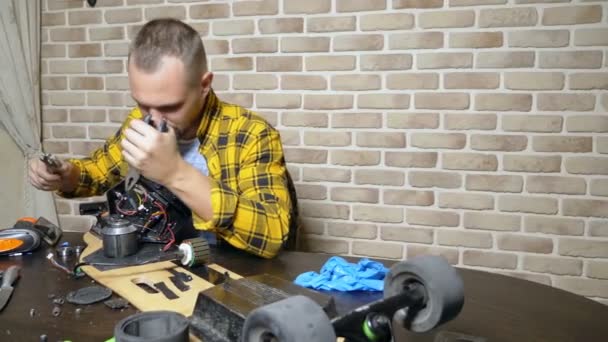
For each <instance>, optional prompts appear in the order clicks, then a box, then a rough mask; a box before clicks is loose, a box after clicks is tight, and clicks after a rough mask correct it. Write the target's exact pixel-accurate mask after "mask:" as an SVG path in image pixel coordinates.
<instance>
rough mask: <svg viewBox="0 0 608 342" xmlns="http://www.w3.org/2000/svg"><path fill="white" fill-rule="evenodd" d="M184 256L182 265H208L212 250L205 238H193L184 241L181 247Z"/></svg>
mask: <svg viewBox="0 0 608 342" xmlns="http://www.w3.org/2000/svg"><path fill="white" fill-rule="evenodd" d="M179 249H180V251H181V252H182V253H183V254H184V256H183V257H182V259H181V264H182V265H184V266H188V267H193V266H199V265H205V264H208V263H209V262H210V261H211V250H210V248H209V243H208V242H207V240H206V239H205V238H200V237H198V238H193V239H187V240H184V241H183V242H182V243H181V244H180V245H179Z"/></svg>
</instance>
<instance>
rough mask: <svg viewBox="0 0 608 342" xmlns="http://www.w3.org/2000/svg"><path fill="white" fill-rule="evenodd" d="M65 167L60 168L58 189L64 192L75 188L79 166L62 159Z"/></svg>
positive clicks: (78, 178) (78, 175)
mask: <svg viewBox="0 0 608 342" xmlns="http://www.w3.org/2000/svg"><path fill="white" fill-rule="evenodd" d="M64 163H65V169H64V170H62V176H61V187H60V188H59V190H60V191H61V192H64V193H70V192H73V191H74V190H76V187H77V186H78V182H79V180H80V168H79V167H78V165H76V164H73V163H70V162H69V161H64Z"/></svg>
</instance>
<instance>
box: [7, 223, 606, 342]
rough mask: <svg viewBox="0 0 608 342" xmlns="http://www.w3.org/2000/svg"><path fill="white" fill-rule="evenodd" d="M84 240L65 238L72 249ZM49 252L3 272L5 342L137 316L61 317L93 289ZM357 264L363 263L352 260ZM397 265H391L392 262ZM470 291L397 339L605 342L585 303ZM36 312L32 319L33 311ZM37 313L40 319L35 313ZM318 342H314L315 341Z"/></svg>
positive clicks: (601, 312)
mask: <svg viewBox="0 0 608 342" xmlns="http://www.w3.org/2000/svg"><path fill="white" fill-rule="evenodd" d="M81 237H82V234H78V233H66V234H65V237H64V240H67V241H70V242H71V243H72V245H75V244H79V243H82V242H81V241H82V239H81ZM46 252H47V251H46V250H44V249H41V250H38V251H36V252H35V253H33V254H29V255H24V256H20V257H14V258H7V257H3V258H0V269H2V270H4V269H6V268H8V266H10V265H20V266H21V267H22V272H21V278H20V279H19V281H18V283H17V284H16V286H15V290H14V292H13V296H12V298H11V300H10V302H9V303H8V304H7V306H6V307H5V308H4V310H3V311H2V312H0V340H1V341H39V339H40V335H43V334H44V335H47V337H48V340H49V341H57V340H72V341H105V340H107V339H109V338H110V337H112V335H113V329H114V325H115V324H116V323H117V322H118V321H119V320H120V319H122V318H124V317H126V316H128V315H131V314H133V313H135V312H137V311H136V310H135V309H134V308H132V307H131V308H128V309H124V310H122V311H121V310H118V311H117V310H112V309H110V308H108V307H106V306H105V305H103V304H101V303H97V304H92V305H87V306H81V311H80V312H78V313H77V312H76V310H75V309H76V307H75V306H74V305H71V304H67V303H66V304H64V305H63V306H61V307H62V312H61V315H60V316H59V317H54V316H53V315H52V314H51V312H52V310H53V306H54V304H53V301H52V298H50V296H51V295H54V296H63V297H65V295H66V294H67V293H68V292H70V291H72V290H75V289H79V288H82V287H86V286H89V285H91V280H90V279H88V278H83V279H78V280H75V279H72V278H70V277H68V276H67V274H65V273H63V272H62V271H60V270H58V269H56V268H54V267H52V266H51V265H50V263H49V262H48V261H47V260H46V259H45V254H46ZM213 257H214V261H215V262H216V263H218V264H220V265H222V266H224V267H226V268H228V269H230V270H232V271H233V272H236V273H238V274H241V275H243V276H248V275H256V274H263V273H268V274H271V275H274V276H277V277H280V278H283V279H286V280H290V281H291V280H293V279H294V278H295V277H296V276H297V275H299V274H300V273H302V272H306V271H318V270H319V269H320V268H321V266H322V265H323V264H324V263H325V261H327V259H328V258H329V255H326V254H317V253H303V252H284V253H282V254H281V255H280V256H279V257H277V258H276V259H273V260H265V259H260V258H257V257H254V256H251V255H248V254H246V253H243V252H239V251H235V250H232V249H226V250H224V249H223V250H221V251H216V252H215V253H214V254H213ZM347 259H349V260H351V261H356V258H347ZM387 264H390V262H387ZM459 272H460V274H461V275H462V278H463V280H464V285H465V305H464V308H463V311H462V312H461V314H460V315H459V316H458V317H457V318H456V319H455V320H453V321H452V322H450V323H448V324H446V325H444V326H441V327H440V328H438V329H436V330H435V331H432V332H429V333H425V334H411V333H408V332H405V331H404V330H399V331H398V332H397V334H396V335H397V336H396V340H397V341H433V342H439V341H441V342H449V341H460V342H464V341H475V342H484V341H488V342H489V341H492V342H495V341H551V342H556V341H576V342H579V341H580V342H582V341H585V342H586V341H606V340H608V306H605V305H603V304H600V303H597V302H594V301H592V300H589V299H586V298H584V297H581V296H577V295H574V294H572V293H569V292H566V291H562V290H559V289H556V288H552V287H549V286H545V285H542V284H537V283H533V282H530V281H526V280H522V279H517V278H512V277H507V276H503V275H497V274H492V273H487V272H481V271H475V270H469V269H459ZM330 294H331V295H332V296H334V298H335V300H336V306H337V310H338V312H344V311H345V310H349V309H351V308H354V307H357V306H359V305H362V304H365V303H368V302H369V301H372V300H375V299H377V298H379V297H380V296H381V294H379V293H330ZM32 309H33V311H32ZM32 312H33V315H31V313H32ZM311 342H312V341H311Z"/></svg>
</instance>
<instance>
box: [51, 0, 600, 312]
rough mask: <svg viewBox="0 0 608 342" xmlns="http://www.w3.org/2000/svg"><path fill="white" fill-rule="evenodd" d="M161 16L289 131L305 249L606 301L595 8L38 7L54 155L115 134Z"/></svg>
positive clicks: (454, 3) (236, 92) (64, 214)
mask: <svg viewBox="0 0 608 342" xmlns="http://www.w3.org/2000/svg"><path fill="white" fill-rule="evenodd" d="M159 16H172V17H175V18H179V19H182V20H185V21H186V22H188V23H190V24H192V25H193V26H194V27H195V28H196V29H197V30H198V31H199V32H200V33H201V36H202V38H203V41H204V43H205V46H206V49H207V52H208V54H209V60H210V67H211V69H212V71H214V72H215V73H216V79H215V81H214V82H215V83H214V87H215V89H216V90H217V91H218V93H219V94H220V96H221V97H222V98H224V99H226V100H229V101H234V102H237V103H240V104H242V105H244V106H247V107H250V108H253V109H255V110H257V111H258V112H260V113H261V114H263V115H264V117H266V118H267V120H268V121H269V122H270V123H272V124H273V125H274V126H276V127H277V128H278V129H279V130H280V131H281V134H282V138H283V142H284V145H285V149H286V158H287V160H288V163H289V167H290V170H291V171H292V174H293V177H294V179H295V180H296V182H297V187H298V191H299V197H300V200H301V202H300V203H301V211H302V214H303V216H304V217H303V222H304V227H303V234H302V245H303V248H305V249H307V250H310V251H320V252H328V253H339V254H349V255H357V256H370V257H382V258H393V259H402V258H407V257H410V256H413V255H418V254H422V253H434V254H441V255H444V256H445V257H446V258H447V259H448V260H449V261H450V262H452V263H453V264H456V265H459V266H462V267H473V268H479V269H485V270H489V271H494V272H501V273H505V274H509V275H513V276H518V277H523V278H526V279H531V280H534V281H538V282H541V283H546V284H551V285H553V286H557V287H560V288H564V289H566V290H569V291H573V292H576V293H579V294H582V295H585V296H588V297H590V298H593V299H596V300H599V301H602V302H605V303H606V302H608V197H607V196H608V136H607V135H606V133H607V132H608V116H607V114H606V112H607V110H608V91H607V89H608V3H606V2H605V1H585V0H561V1H542V0H538V1H530V0H490V1H486V0H424V1H423V0H307V1H300V0H262V1H201V2H197V1H179V0H156V1H140V0H99V1H98V5H97V7H96V8H92V9H91V8H85V1H82V0H45V1H44V6H43V18H42V21H43V32H42V87H43V119H44V138H45V141H44V144H45V148H46V149H47V151H49V152H54V153H57V154H60V155H65V156H70V155H83V154H85V153H88V151H90V150H91V149H93V148H95V147H98V146H100V144H101V142H102V141H103V138H104V137H106V136H108V135H110V134H111V133H112V132H113V131H114V130H115V129H116V128H117V127H118V125H119V122H120V121H121V120H122V119H123V118H124V117H125V115H126V113H127V111H128V109H129V108H130V107H131V106H132V105H133V102H132V100H131V98H130V96H129V93H128V82H127V74H126V64H125V57H126V53H127V48H128V43H129V41H130V39H131V38H132V37H133V36H134V34H135V33H136V31H137V29H138V28H139V27H141V25H143V23H144V22H145V21H147V20H149V19H152V18H156V17H159ZM57 202H58V207H59V210H60V212H61V221H62V224H63V226H64V229H66V230H69V229H72V230H80V231H82V230H86V229H88V227H89V222H90V221H89V220H88V219H86V218H83V217H78V216H76V215H75V214H76V210H75V208H76V206H75V204H76V202H72V201H66V200H62V199H58V200H57Z"/></svg>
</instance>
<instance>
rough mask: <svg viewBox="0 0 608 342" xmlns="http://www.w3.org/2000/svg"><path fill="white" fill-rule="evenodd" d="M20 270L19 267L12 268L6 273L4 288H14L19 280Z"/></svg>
mask: <svg viewBox="0 0 608 342" xmlns="http://www.w3.org/2000/svg"><path fill="white" fill-rule="evenodd" d="M20 269H21V267H19V266H11V267H9V268H8V269H7V270H6V271H4V275H3V276H2V287H10V286H12V285H13V283H14V282H15V280H17V278H19V270H20Z"/></svg>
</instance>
